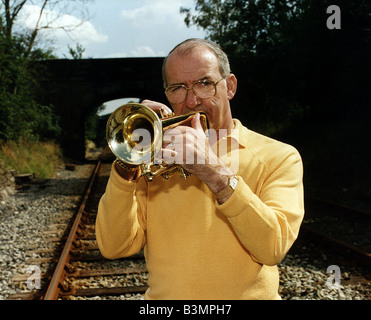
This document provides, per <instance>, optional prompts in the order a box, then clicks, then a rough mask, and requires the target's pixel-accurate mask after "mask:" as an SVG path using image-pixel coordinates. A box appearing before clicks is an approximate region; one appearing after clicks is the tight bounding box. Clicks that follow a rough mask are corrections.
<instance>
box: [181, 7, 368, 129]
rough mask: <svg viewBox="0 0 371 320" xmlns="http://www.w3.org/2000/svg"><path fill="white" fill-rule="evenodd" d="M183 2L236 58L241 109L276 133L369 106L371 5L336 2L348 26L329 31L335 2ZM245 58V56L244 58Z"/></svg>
mask: <svg viewBox="0 0 371 320" xmlns="http://www.w3.org/2000/svg"><path fill="white" fill-rule="evenodd" d="M195 4H196V6H195V10H196V11H195V12H192V11H191V10H190V9H187V8H181V10H180V11H181V13H183V14H184V15H185V23H186V24H187V25H191V24H195V25H197V26H199V27H201V28H203V29H205V30H206V31H207V35H208V38H210V39H211V40H213V41H215V42H217V43H219V44H220V45H221V46H222V48H223V49H224V50H225V51H226V52H227V54H228V55H229V56H230V57H231V61H232V62H233V61H236V63H235V64H234V65H232V71H233V72H234V73H235V74H236V76H237V78H238V79H242V77H240V78H239V75H240V74H243V75H244V77H245V75H246V74H247V75H248V80H247V81H246V82H239V88H241V89H240V90H238V94H237V95H236V97H235V98H234V101H233V104H232V108H234V110H233V112H234V115H235V116H237V117H238V118H241V120H244V121H245V122H246V123H248V124H249V126H250V127H252V128H254V129H258V128H264V130H260V131H265V132H269V133H272V134H273V133H275V132H279V131H282V130H285V129H286V128H288V127H290V126H293V125H296V124H297V123H301V121H302V120H303V119H304V118H305V119H306V120H307V121H309V120H311V119H333V118H338V117H343V118H344V117H348V116H349V113H350V110H352V114H353V115H358V116H359V117H363V116H364V113H365V112H367V104H368V101H369V98H370V96H369V92H370V91H369V90H367V86H366V83H369V80H368V79H367V77H368V74H369V73H370V63H369V57H368V55H369V52H370V29H369V25H370V16H369V13H370V12H371V3H370V1H366V0H359V1H348V0H339V1H337V2H336V5H338V6H339V7H340V8H341V22H342V28H341V30H329V29H328V28H327V27H326V21H327V19H328V17H329V14H327V13H326V9H327V7H328V6H330V5H332V4H333V3H332V2H331V1H329V0H275V1H272V0H249V1H247V0H230V1H222V0H195ZM236 58H238V59H236Z"/></svg>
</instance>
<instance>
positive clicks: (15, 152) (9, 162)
mask: <svg viewBox="0 0 371 320" xmlns="http://www.w3.org/2000/svg"><path fill="white" fill-rule="evenodd" d="M0 158H1V159H2V160H3V162H4V165H5V167H6V168H7V169H15V170H17V172H18V173H19V174H21V173H34V174H35V176H36V178H52V177H53V176H54V174H55V170H56V168H57V167H58V166H59V165H61V164H62V151H61V148H60V147H59V146H58V145H57V144H55V143H54V142H40V141H36V140H34V139H32V138H28V137H22V138H20V139H19V140H18V141H17V142H15V141H7V142H1V143H0Z"/></svg>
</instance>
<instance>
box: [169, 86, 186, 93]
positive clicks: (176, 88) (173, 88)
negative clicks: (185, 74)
mask: <svg viewBox="0 0 371 320" xmlns="http://www.w3.org/2000/svg"><path fill="white" fill-rule="evenodd" d="M182 88H183V86H176V87H172V88H170V90H169V91H170V93H178V92H180V91H181V89H182Z"/></svg>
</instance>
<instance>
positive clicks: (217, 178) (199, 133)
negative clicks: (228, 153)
mask: <svg viewBox="0 0 371 320" xmlns="http://www.w3.org/2000/svg"><path fill="white" fill-rule="evenodd" d="M163 141H164V143H163V147H164V148H163V152H162V155H163V159H164V160H165V162H167V163H169V164H171V163H176V164H179V165H180V166H182V167H183V168H184V169H185V170H186V171H188V172H190V173H192V174H194V175H196V176H197V177H198V178H199V179H201V180H202V181H203V182H205V183H206V185H207V186H208V187H209V188H210V190H211V191H212V192H213V193H218V192H220V191H221V190H223V189H224V188H226V187H227V186H228V178H229V177H231V176H233V171H232V170H231V169H230V168H229V167H228V166H227V165H226V164H225V163H224V162H223V161H222V160H220V159H219V158H218V157H217V155H216V154H215V153H214V152H213V151H212V150H211V147H210V144H209V139H208V138H207V136H206V134H205V132H204V129H203V128H202V125H201V122H200V115H199V114H196V115H195V117H194V118H193V120H192V127H186V126H178V127H176V128H173V129H170V130H167V131H166V132H165V134H164V139H163Z"/></svg>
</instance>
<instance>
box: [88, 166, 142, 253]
mask: <svg viewBox="0 0 371 320" xmlns="http://www.w3.org/2000/svg"><path fill="white" fill-rule="evenodd" d="M140 180H141V181H142V180H144V179H140ZM141 183H144V182H143V181H142V182H141ZM144 211H145V196H144V195H142V194H141V189H140V188H138V186H137V183H135V182H129V181H126V180H125V179H123V178H121V177H120V176H119V174H118V173H117V171H116V169H115V167H114V166H112V170H111V175H110V178H109V181H108V183H107V187H106V191H105V193H104V195H103V196H102V198H101V200H100V202H99V206H98V214H97V219H96V226H95V229H96V238H97V242H98V247H99V250H100V251H101V253H102V255H103V256H104V257H106V258H109V259H117V258H121V257H126V256H130V255H133V254H135V253H137V252H139V251H140V249H141V248H142V247H143V246H144V244H145V241H146V233H145V230H146V219H145V212H144Z"/></svg>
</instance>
